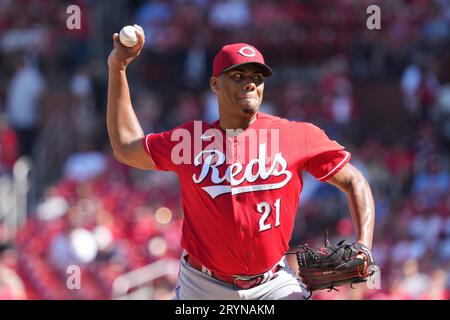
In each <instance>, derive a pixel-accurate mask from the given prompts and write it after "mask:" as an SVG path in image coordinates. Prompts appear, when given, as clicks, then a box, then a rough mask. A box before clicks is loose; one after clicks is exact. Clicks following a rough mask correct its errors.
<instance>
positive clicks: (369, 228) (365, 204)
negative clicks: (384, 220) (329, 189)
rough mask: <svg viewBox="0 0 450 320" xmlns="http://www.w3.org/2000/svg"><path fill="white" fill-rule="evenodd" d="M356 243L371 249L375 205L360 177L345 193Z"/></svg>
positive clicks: (368, 189) (369, 191)
mask: <svg viewBox="0 0 450 320" xmlns="http://www.w3.org/2000/svg"><path fill="white" fill-rule="evenodd" d="M346 196H347V201H348V204H349V208H350V211H351V215H352V220H353V224H354V227H355V230H356V233H357V236H358V239H357V240H358V242H361V243H363V244H365V245H366V246H368V247H369V248H371V247H372V241H373V229H374V224H375V204H374V200H373V196H372V192H371V190H370V186H369V184H368V183H367V181H366V179H365V178H363V177H361V178H360V179H357V180H356V181H355V182H354V183H352V185H351V187H350V189H349V190H348V192H346Z"/></svg>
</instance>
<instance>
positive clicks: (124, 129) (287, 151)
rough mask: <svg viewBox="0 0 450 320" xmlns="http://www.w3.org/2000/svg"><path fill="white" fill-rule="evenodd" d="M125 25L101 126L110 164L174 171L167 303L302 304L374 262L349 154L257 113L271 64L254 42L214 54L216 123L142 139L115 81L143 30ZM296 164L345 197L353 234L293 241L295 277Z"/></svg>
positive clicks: (122, 86)
mask: <svg viewBox="0 0 450 320" xmlns="http://www.w3.org/2000/svg"><path fill="white" fill-rule="evenodd" d="M135 27H136V28H137V35H138V44H137V45H136V46H134V47H132V48H127V47H124V46H123V45H122V44H121V43H120V41H119V39H118V34H117V33H116V34H114V35H113V42H114V48H113V50H112V52H111V53H110V56H109V58H108V67H109V85H108V109H107V127H108V133H109V138H110V142H111V146H112V149H113V151H114V155H115V157H116V158H117V160H118V161H121V162H123V163H125V164H127V165H129V166H132V167H136V168H139V169H144V170H165V171H173V172H174V173H176V174H177V176H178V178H179V181H180V186H181V197H182V206H183V210H184V221H183V230H182V238H181V246H182V248H183V249H184V252H183V255H182V257H181V258H180V273H179V279H178V284H177V287H176V295H175V297H174V299H198V300H203V299H219V300H235V299H245V300H247V299H271V300H272V299H303V298H304V297H305V296H307V295H308V290H315V289H323V288H329V287H333V286H335V285H340V284H342V283H345V282H350V281H353V280H355V279H362V278H364V277H365V276H366V275H367V274H368V272H367V266H369V265H372V264H373V260H372V256H371V254H370V248H371V246H372V237H373V229H374V201H373V197H372V193H371V190H370V187H369V185H368V183H367V181H366V179H365V178H364V177H363V175H362V174H361V173H360V172H359V171H358V170H357V169H356V168H355V167H354V166H352V165H351V164H350V163H349V161H350V158H351V154H350V152H348V151H346V150H345V148H344V147H343V146H341V145H340V144H338V143H336V142H335V141H332V140H330V139H329V138H328V137H327V135H326V134H325V133H324V131H323V130H321V129H319V128H318V127H316V126H314V125H313V124H310V123H303V122H295V121H289V120H286V119H282V118H279V117H277V116H274V115H269V114H265V113H263V112H260V110H259V108H260V105H261V102H262V100H263V93H264V79H265V78H266V77H269V76H271V74H272V70H271V69H270V68H269V67H268V66H267V64H266V63H265V60H264V58H263V55H262V54H261V53H260V52H259V51H258V49H257V48H255V47H254V46H252V45H250V44H246V43H235V44H229V45H225V46H224V47H222V49H221V50H220V51H219V52H218V53H217V55H216V57H215V59H214V61H213V74H212V76H211V78H210V87H211V90H212V91H213V92H214V93H215V94H216V95H217V100H218V106H219V116H220V117H219V119H218V120H217V121H215V122H214V123H211V124H209V123H205V122H201V121H190V122H187V123H185V124H182V125H180V126H179V127H177V128H174V129H172V130H170V131H166V132H162V133H149V134H145V133H144V132H143V130H142V128H141V126H140V124H139V121H138V119H137V117H136V114H135V112H134V111H133V107H132V103H131V99H130V91H129V87H128V82H127V76H126V69H127V66H128V65H129V64H130V62H132V61H133V60H134V59H135V58H136V57H138V56H139V54H140V52H141V49H142V48H143V45H144V42H145V35H144V32H143V30H142V28H140V27H139V26H135ZM302 170H306V171H308V172H309V173H311V174H312V175H313V176H314V177H316V178H317V179H318V180H320V181H326V182H328V183H330V184H332V185H334V186H336V187H337V188H339V189H340V190H341V191H342V192H344V193H345V194H346V196H347V200H348V205H349V209H350V211H351V215H352V220H353V223H354V228H355V232H356V235H357V241H356V242H355V243H354V244H345V243H339V244H338V245H336V246H332V245H329V244H327V245H326V247H325V248H321V249H320V250H314V249H312V248H309V247H306V248H305V247H304V246H303V247H302V250H299V251H298V252H296V253H297V255H298V261H299V265H300V268H302V267H309V268H310V269H301V270H299V273H298V275H300V276H301V277H302V279H303V277H304V279H307V280H308V281H307V282H306V281H305V280H303V282H302V281H301V279H299V277H297V270H295V271H294V270H291V269H290V268H289V266H288V265H287V262H286V258H285V257H286V253H287V250H288V249H289V247H288V244H289V240H290V238H291V234H292V230H293V227H294V218H295V214H296V212H297V206H298V203H299V200H300V193H301V191H302V186H303V185H302V176H301V172H302ZM331 262H332V263H331ZM323 266H326V268H327V269H326V271H325V272H322V271H323V270H324V269H323ZM311 267H314V268H315V269H314V268H313V269H311ZM302 270H303V272H302ZM332 274H335V275H336V276H334V277H333V276H331V275H332ZM322 279H325V280H323V281H322Z"/></svg>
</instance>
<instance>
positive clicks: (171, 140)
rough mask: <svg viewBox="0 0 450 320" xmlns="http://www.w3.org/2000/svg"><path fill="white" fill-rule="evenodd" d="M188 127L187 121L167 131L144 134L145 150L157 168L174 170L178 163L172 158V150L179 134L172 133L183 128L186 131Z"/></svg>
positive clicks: (177, 141)
mask: <svg viewBox="0 0 450 320" xmlns="http://www.w3.org/2000/svg"><path fill="white" fill-rule="evenodd" d="M188 127H189V123H186V124H183V125H181V126H179V127H176V128H174V129H172V130H169V131H164V132H160V133H150V134H147V135H146V136H145V139H144V140H143V143H144V148H145V151H146V152H147V154H148V155H149V156H150V157H151V159H152V160H153V162H154V163H155V168H156V169H157V170H162V171H176V169H177V167H178V164H179V163H177V162H176V160H175V159H172V150H173V148H174V147H175V145H177V144H178V143H179V142H180V141H179V139H178V138H176V137H177V136H179V135H178V134H177V135H174V132H175V131H176V130H178V131H179V132H180V131H181V130H185V132H186V133H188V132H189V130H188Z"/></svg>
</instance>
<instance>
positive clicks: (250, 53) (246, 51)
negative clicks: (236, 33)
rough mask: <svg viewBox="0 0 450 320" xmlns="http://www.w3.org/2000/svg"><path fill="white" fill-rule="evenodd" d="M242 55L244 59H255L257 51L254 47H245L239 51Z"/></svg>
mask: <svg viewBox="0 0 450 320" xmlns="http://www.w3.org/2000/svg"><path fill="white" fill-rule="evenodd" d="M238 52H239V53H240V54H241V55H243V56H244V57H249V58H251V57H254V56H256V51H255V49H253V48H252V47H249V46H244V47H242V48H241V49H239V51H238Z"/></svg>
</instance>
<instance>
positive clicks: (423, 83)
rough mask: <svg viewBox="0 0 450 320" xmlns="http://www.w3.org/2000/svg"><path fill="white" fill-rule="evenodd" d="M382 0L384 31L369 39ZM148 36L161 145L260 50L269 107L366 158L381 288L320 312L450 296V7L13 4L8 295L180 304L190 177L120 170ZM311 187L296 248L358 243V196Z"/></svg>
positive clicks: (2, 294) (150, 100) (5, 11)
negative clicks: (353, 216) (119, 52)
mask: <svg viewBox="0 0 450 320" xmlns="http://www.w3.org/2000/svg"><path fill="white" fill-rule="evenodd" d="M71 4H76V5H78V6H79V7H80V8H81V13H82V16H81V29H80V30H68V29H67V27H66V19H67V17H68V15H67V13H66V8H67V7H68V6H69V5H71ZM371 4H377V5H379V6H380V8H381V27H382V28H381V30H368V29H367V28H366V18H367V17H368V15H367V14H366V8H367V7H368V6H369V5H371ZM133 23H137V24H140V25H141V26H143V27H144V29H145V31H146V34H147V39H148V41H147V42H146V48H145V50H144V52H143V54H142V55H141V57H140V58H139V59H138V60H137V61H135V62H134V63H133V65H132V66H131V67H130V68H129V71H128V74H129V81H130V85H131V90H132V94H133V102H134V107H135V110H136V111H137V113H138V116H139V119H140V122H141V124H142V126H143V128H144V130H145V131H146V132H151V131H161V130H164V129H168V128H172V127H174V126H176V125H178V124H180V123H182V122H184V121H187V120H190V119H203V120H207V121H211V120H215V118H216V117H217V110H216V104H215V99H214V96H213V94H212V93H211V92H210V90H209V87H208V78H209V75H210V73H211V61H212V58H213V56H214V54H215V53H216V52H217V51H218V49H219V48H220V47H221V46H222V45H223V44H226V43H230V42H239V41H243V42H250V43H252V44H254V45H255V46H256V47H258V48H259V49H260V50H261V51H262V52H264V54H265V56H266V60H267V61H268V63H269V64H270V65H271V66H272V67H273V70H274V76H273V77H272V78H270V79H268V80H267V82H266V90H265V103H264V104H263V107H262V109H263V111H266V112H268V113H273V114H276V115H280V116H283V117H287V118H290V119H295V120H300V121H308V122H312V123H315V124H316V125H319V126H320V127H322V128H324V129H325V130H326V132H327V133H328V135H329V136H330V137H332V138H334V139H335V140H337V141H339V142H340V143H341V144H343V145H346V146H347V147H348V149H349V150H350V151H351V152H352V154H353V163H354V164H355V165H356V166H357V167H358V168H359V169H360V170H362V171H363V172H364V174H365V175H366V177H368V180H369V181H370V184H371V187H372V190H373V192H374V196H375V200H376V232H375V239H374V248H373V251H374V254H375V257H376V261H377V264H378V265H379V266H380V268H381V286H380V287H379V288H378V289H375V290H369V289H368V288H367V287H366V286H364V285H360V286H358V289H356V290H349V289H348V288H345V287H342V289H341V290H340V291H339V292H336V291H333V292H329V293H327V292H325V291H322V292H320V293H318V294H315V296H314V299H448V298H449V289H450V277H449V270H450V195H449V161H448V157H449V152H448V151H449V146H450V143H449V142H450V1H448V0H398V1H387V0H386V1H376V0H370V1H367V0H361V1H357V0H335V1H331V0H314V1H313V0H301V1H300V0H299V1H295V0H281V1H275V0H253V1H244V0H210V1H208V0H178V1H175V0H173V1H168V0H166V1H164V0H161V1H145V0H130V1H119V0H112V1H90V0H80V1H75V0H73V1H47V0H14V1H13V0H0V175H1V176H0V299H170V298H171V297H172V294H173V290H174V287H175V283H176V278H177V268H178V266H177V260H178V258H179V256H180V254H181V249H180V247H179V240H180V230H181V224H182V216H183V213H182V211H181V208H180V200H179V191H178V186H177V179H176V177H175V176H174V175H172V174H169V173H160V172H144V171H139V170H133V169H131V168H128V167H126V166H123V165H121V164H119V163H118V162H117V161H115V160H114V159H113V157H112V155H111V150H110V147H109V142H108V139H107V133H106V127H105V111H106V89H107V66H106V59H107V56H108V54H109V52H110V50H111V47H112V42H111V36H112V34H113V32H118V31H119V30H120V28H121V27H122V26H123V25H126V24H133ZM304 179H305V184H306V186H305V189H304V192H303V195H302V199H301V205H300V207H299V214H298V216H297V221H296V228H295V230H294V234H293V239H292V245H295V244H298V243H301V242H305V241H306V242H308V243H309V244H310V245H319V244H320V243H321V242H322V241H323V236H324V232H325V229H328V230H329V232H330V235H331V236H332V240H334V241H337V240H340V239H342V238H349V239H352V232H353V231H352V225H351V220H350V214H349V212H348V210H347V207H346V201H345V199H344V197H343V196H342V195H340V193H339V192H338V191H336V190H335V189H334V188H332V187H330V186H328V185H326V184H320V183H318V182H316V181H314V180H313V179H311V177H310V176H307V175H305V177H304ZM69 265H78V266H80V268H81V289H79V290H69V289H68V288H67V286H66V284H67V283H66V280H67V278H68V276H69V275H68V274H67V273H66V271H67V267H68V266H69Z"/></svg>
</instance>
